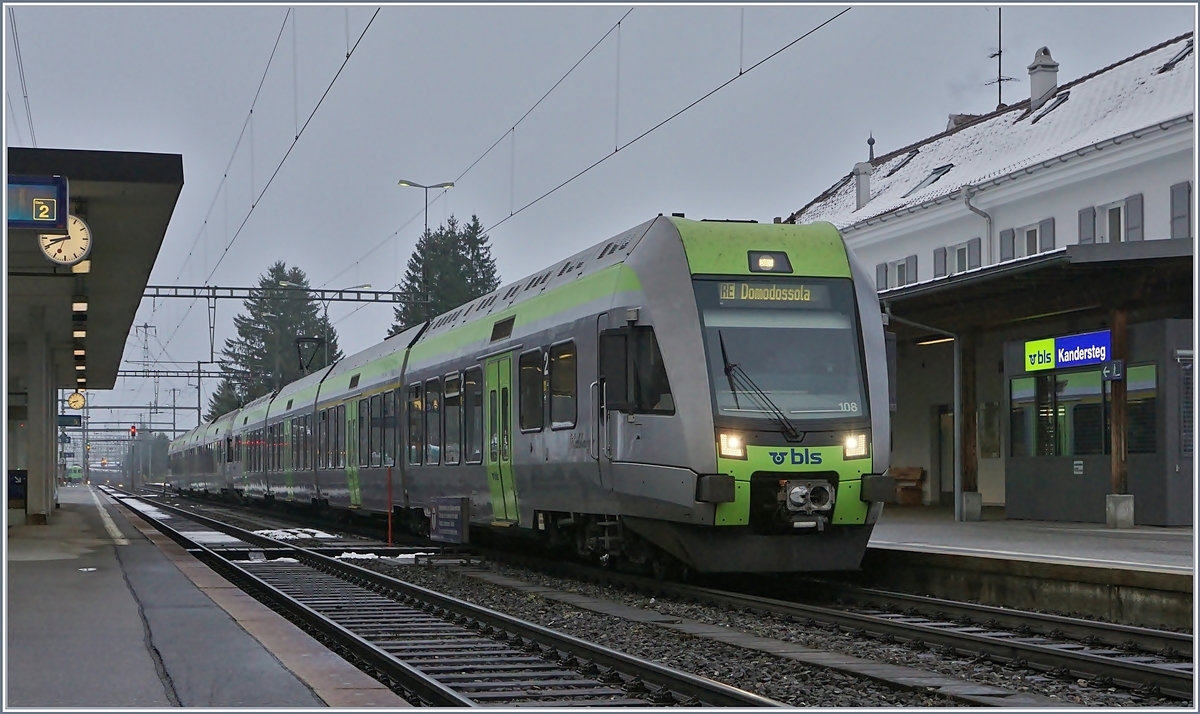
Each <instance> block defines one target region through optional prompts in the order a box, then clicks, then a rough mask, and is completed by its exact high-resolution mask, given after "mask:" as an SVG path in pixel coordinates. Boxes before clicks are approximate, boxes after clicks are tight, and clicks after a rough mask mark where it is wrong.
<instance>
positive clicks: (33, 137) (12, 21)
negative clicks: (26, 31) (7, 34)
mask: <svg viewBox="0 0 1200 714" xmlns="http://www.w3.org/2000/svg"><path fill="white" fill-rule="evenodd" d="M8 26H9V27H10V28H11V29H12V36H13V50H14V51H15V52H16V53H17V75H18V76H20V78H21V96H23V97H24V98H25V120H26V121H27V122H28V123H29V141H30V143H31V144H32V145H33V148H35V149H36V148H37V133H36V132H34V130H33V110H31V109H30V108H29V87H28V86H27V85H26V84H25V62H24V60H22V59H21V40H20V38H19V37H17V14H16V13H15V12H13V9H12V7H9V8H8Z"/></svg>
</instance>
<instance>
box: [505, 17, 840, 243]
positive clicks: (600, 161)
mask: <svg viewBox="0 0 1200 714" xmlns="http://www.w3.org/2000/svg"><path fill="white" fill-rule="evenodd" d="M851 9H852V8H845V9H844V10H842V11H841V12H839V13H838V14H836V15H834V16H833V17H831V18H829V19H828V20H825V21H824V22H822V23H821V24H819V25H817V26H816V27H814V28H812V29H811V30H809V31H808V32H805V33H804V34H803V35H800V36H799V37H797V38H796V39H794V40H792V41H791V42H789V43H787V44H786V45H784V46H783V47H780V48H779V49H778V50H775V51H774V52H772V53H771V54H769V55H767V56H766V57H764V58H763V59H761V60H759V61H758V62H755V63H754V64H752V65H750V66H749V67H747V68H746V70H745V71H744V72H739V73H738V74H736V75H734V76H733V77H731V78H730V79H728V80H726V81H725V82H722V83H721V84H719V85H717V86H716V87H715V88H713V89H712V90H710V91H709V92H707V93H706V94H704V95H703V96H701V97H700V98H699V99H696V100H695V101H693V102H692V103H690V104H688V105H687V106H685V107H683V108H682V109H680V110H679V111H677V112H675V113H674V114H672V115H671V116H669V117H667V118H666V119H663V120H662V121H660V122H659V123H657V124H655V125H654V126H652V127H650V128H649V129H647V130H646V131H644V132H642V133H641V134H638V135H637V136H635V137H634V138H633V139H630V140H629V141H628V142H626V143H625V144H624V145H622V146H619V147H617V148H615V149H613V150H612V151H611V152H610V153H608V154H605V155H604V156H603V157H601V158H600V159H598V160H597V161H595V162H594V163H592V164H591V165H590V166H588V167H587V168H585V169H583V170H582V171H580V172H579V173H577V174H575V175H574V176H572V177H570V178H568V179H567V180H565V181H563V182H562V183H560V184H558V185H557V186H555V187H554V188H552V189H550V190H549V191H547V192H545V193H543V194H542V195H541V196H538V197H537V198H535V199H533V200H532V201H530V202H529V203H527V204H525V205H524V206H521V207H520V208H518V209H517V210H516V211H514V212H513V213H511V214H510V215H509V216H507V217H505V218H501V219H500V220H499V221H497V222H496V223H494V224H492V225H491V226H488V228H487V230H486V231H485V232H490V231H492V230H493V229H495V228H496V227H498V226H500V225H502V224H504V223H505V222H507V221H508V220H509V219H510V218H512V217H514V216H516V215H518V214H520V213H521V212H522V211H524V210H525V209H527V208H530V207H531V206H533V205H534V204H536V203H538V202H539V201H541V200H542V199H544V198H546V197H548V196H550V195H551V194H553V193H555V192H556V191H558V190H559V189H561V188H563V187H564V186H566V185H567V184H570V183H571V182H573V181H575V179H578V178H580V177H581V176H583V175H584V174H586V173H588V172H590V171H591V170H592V169H594V168H596V167H597V166H599V165H600V164H603V163H604V162H605V161H608V160H609V159H611V158H612V157H614V156H616V155H617V154H618V153H619V152H620V151H621V149H625V148H628V147H629V146H631V145H632V144H635V143H637V142H638V141H640V140H641V139H644V138H645V137H647V136H649V135H650V134H652V133H654V132H655V131H657V130H658V129H660V128H662V127H663V126H665V125H666V124H668V123H670V122H671V121H672V120H674V119H675V118H677V117H678V116H680V115H681V114H683V113H684V112H686V111H688V110H689V109H691V108H692V107H694V106H696V105H697V104H700V103H701V102H703V101H704V100H705V99H708V98H709V97H711V96H712V95H714V94H716V93H717V92H719V91H721V90H722V89H724V88H725V87H728V86H729V85H730V84H733V83H734V82H736V81H737V80H739V79H741V78H742V77H744V76H746V75H747V74H750V73H751V72H753V71H754V70H755V69H756V68H758V67H761V66H762V65H763V64H765V63H766V62H769V61H770V60H772V59H774V58H775V57H777V56H778V55H779V54H780V53H782V52H784V51H786V50H787V49H789V48H790V47H792V46H794V45H795V44H796V43H798V42H800V41H801V40H803V39H804V38H806V37H809V36H810V35H812V34H813V33H814V32H816V31H818V30H820V29H821V28H823V27H825V26H827V25H828V24H829V23H831V22H833V21H834V20H836V19H838V18H839V17H841V16H842V15H845V14H846V13H848V12H850V10H851Z"/></svg>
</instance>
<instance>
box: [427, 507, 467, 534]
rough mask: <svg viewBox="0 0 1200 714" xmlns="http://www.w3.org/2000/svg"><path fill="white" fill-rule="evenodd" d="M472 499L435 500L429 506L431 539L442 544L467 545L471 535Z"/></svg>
mask: <svg viewBox="0 0 1200 714" xmlns="http://www.w3.org/2000/svg"><path fill="white" fill-rule="evenodd" d="M470 512H471V499H469V498H460V497H455V498H435V499H433V503H432V504H430V506H429V538H430V539H431V540H436V541H439V542H441V543H466V542H467V539H468V536H469V534H470V522H471V521H470V518H469V516H470Z"/></svg>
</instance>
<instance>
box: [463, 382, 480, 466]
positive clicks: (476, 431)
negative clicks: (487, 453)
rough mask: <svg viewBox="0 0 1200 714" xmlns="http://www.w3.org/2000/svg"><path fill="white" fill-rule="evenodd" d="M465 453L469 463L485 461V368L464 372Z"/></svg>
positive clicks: (465, 458)
mask: <svg viewBox="0 0 1200 714" xmlns="http://www.w3.org/2000/svg"><path fill="white" fill-rule="evenodd" d="M462 400H463V451H464V452H465V453H464V454H463V456H464V460H465V461H466V462H467V463H468V464H481V463H483V370H481V369H480V368H478V367H474V368H472V369H468V370H467V371H466V372H464V373H463V384H462Z"/></svg>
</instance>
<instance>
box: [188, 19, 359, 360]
mask: <svg viewBox="0 0 1200 714" xmlns="http://www.w3.org/2000/svg"><path fill="white" fill-rule="evenodd" d="M380 9H381V8H375V12H374V13H373V14H372V15H371V19H370V20H368V21H367V24H366V27H364V28H363V31H362V32H361V33H360V34H359V36H358V39H357V40H356V41H355V42H354V46H353V47H351V48H350V51H349V52H348V53H347V55H346V58H345V59H344V60H343V61H342V63H341V65H340V66H339V67H338V70H337V73H336V74H334V76H333V79H331V80H329V84H328V86H326V87H325V91H324V92H323V93H322V94H321V97H320V99H318V100H317V103H316V105H315V106H314V107H313V110H312V112H310V113H309V115H308V118H307V119H305V120H304V123H303V124H302V125H301V126H300V129H299V131H298V132H297V134H296V137H295V138H294V139H293V140H292V143H291V144H290V145H289V146H288V149H287V151H286V152H285V153H284V155H283V158H281V159H280V160H279V164H278V165H276V167H275V170H274V171H273V172H272V173H271V177H270V178H269V179H267V182H266V184H264V185H263V187H262V190H261V191H260V192H259V194H258V197H257V199H256V200H255V201H254V202H253V203H252V204H251V207H250V211H249V212H247V213H246V216H245V217H244V218H243V219H242V222H241V224H240V225H239V226H238V229H237V231H236V232H235V233H234V234H233V238H231V239H230V240H229V242H228V243H227V244H226V245H225V248H224V249H223V250H222V251H221V256H220V257H219V258H218V259H217V263H216V265H214V266H213V268H212V270H211V271H210V272H209V274H208V276H207V277H206V278H205V279H204V283H205V284H206V285H207V284H208V282H209V281H210V280H211V279H212V277H213V275H214V274H215V273H216V271H217V268H219V267H221V263H222V262H223V261H224V260H225V258H226V256H228V255H229V249H230V248H232V247H233V245H234V243H236V242H237V239H238V238H239V237H240V236H241V234H242V231H243V230H244V229H245V227H246V223H247V222H248V221H249V220H250V217H251V216H252V215H253V213H254V209H255V207H257V206H258V205H259V204H260V203H261V202H262V198H263V196H264V195H265V194H266V192H267V191H268V190H269V189H270V188H271V184H272V183H273V182H274V181H275V177H276V176H278V175H279V171H280V170H281V169H282V168H283V165H284V164H285V163H286V162H287V159H288V157H289V156H291V154H292V151H293V150H294V149H295V148H296V144H297V143H298V142H299V141H300V138H301V137H302V136H304V131H305V129H307V128H308V125H309V123H310V122H312V120H313V117H314V116H316V114H317V111H319V110H320V108H321V106H322V105H323V104H324V102H325V99H326V97H328V96H329V92H330V90H332V89H333V85H334V84H336V83H337V81H338V78H339V77H341V76H342V72H343V71H344V70H345V69H346V64H347V63H348V62H349V61H350V57H351V56H353V54H354V52H355V50H357V49H358V46H359V44H360V43H361V42H362V40H363V38H364V37H365V36H366V34H367V31H369V30H370V29H371V26H372V25H373V24H374V22H375V18H376V17H378V16H379V11H380ZM286 23H287V18H286V17H285V18H284V26H286ZM282 33H283V30H282V28H281V29H280V35H281V36H282ZM276 46H278V41H277V42H276ZM260 88H261V85H260ZM195 304H196V301H195V300H192V301H191V303H190V304H189V305H188V309H187V311H185V312H184V315H183V318H181V319H180V320H179V323H178V324H177V325H176V326H175V330H174V331H172V332H171V336H170V337H169V338H167V341H166V343H165V344H166V345H169V344H171V341H172V340H173V339H174V338H175V335H177V334H178V333H179V328H180V327H181V326H182V325H183V322H184V318H186V317H187V315H188V313H190V312H191V310H192V307H194V306H195Z"/></svg>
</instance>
